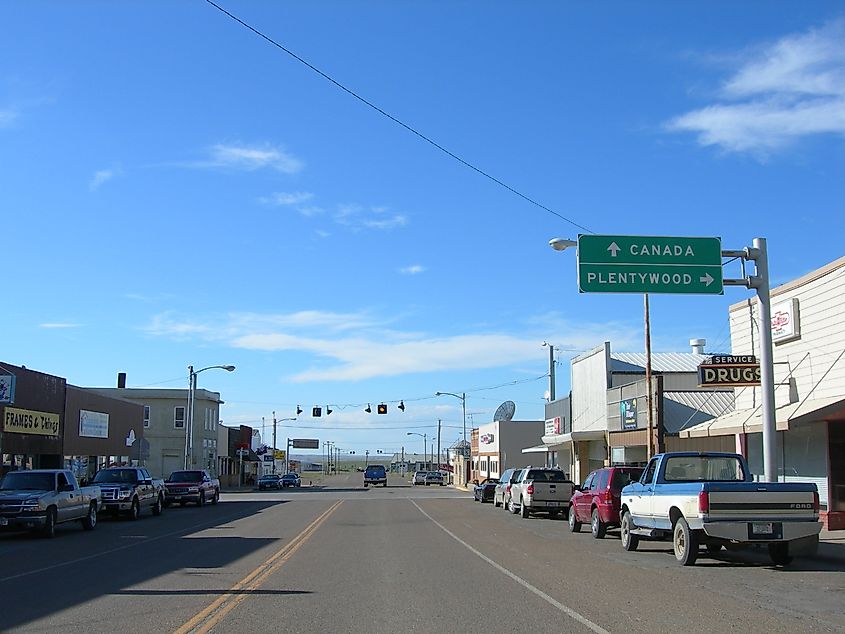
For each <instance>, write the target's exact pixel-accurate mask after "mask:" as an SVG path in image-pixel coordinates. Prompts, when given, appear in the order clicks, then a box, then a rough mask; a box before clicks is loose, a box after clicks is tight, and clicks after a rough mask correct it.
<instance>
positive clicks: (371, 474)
mask: <svg viewBox="0 0 845 634" xmlns="http://www.w3.org/2000/svg"><path fill="white" fill-rule="evenodd" d="M371 484H372V485H373V486H376V485H377V484H380V485H381V486H383V487H386V486H387V469H385V468H384V465H380V464H371V465H368V466H367V468H366V469H364V487H368V486H369V485H371Z"/></svg>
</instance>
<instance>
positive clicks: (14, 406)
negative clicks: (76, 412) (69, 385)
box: [0, 363, 66, 475]
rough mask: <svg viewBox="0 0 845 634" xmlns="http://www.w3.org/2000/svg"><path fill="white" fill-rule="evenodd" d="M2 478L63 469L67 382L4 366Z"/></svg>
mask: <svg viewBox="0 0 845 634" xmlns="http://www.w3.org/2000/svg"><path fill="white" fill-rule="evenodd" d="M0 386H1V387H0V416H2V429H0V475H3V474H5V473H6V472H8V471H10V470H17V469H39V468H41V469H58V468H61V467H62V455H63V454H62V432H63V429H64V408H65V391H66V381H65V379H63V378H62V377H58V376H53V375H52V374H44V373H43V372H35V371H33V370H28V369H26V368H24V367H18V366H14V365H11V364H8V363H0Z"/></svg>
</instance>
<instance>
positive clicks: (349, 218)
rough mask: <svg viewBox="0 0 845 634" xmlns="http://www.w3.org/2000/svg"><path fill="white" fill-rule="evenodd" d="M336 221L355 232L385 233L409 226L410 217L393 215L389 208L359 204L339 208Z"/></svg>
mask: <svg viewBox="0 0 845 634" xmlns="http://www.w3.org/2000/svg"><path fill="white" fill-rule="evenodd" d="M334 220H335V222H336V223H337V224H339V225H344V226H347V227H350V228H352V229H355V230H360V229H377V230H381V231H385V230H388V229H394V228H396V227H403V226H405V225H407V224H408V217H407V216H405V215H403V214H391V213H390V211H389V209H388V208H387V207H377V206H371V207H365V206H363V205H359V204H357V203H351V204H348V203H347V204H341V205H338V206H337V212H336V213H335V215H334Z"/></svg>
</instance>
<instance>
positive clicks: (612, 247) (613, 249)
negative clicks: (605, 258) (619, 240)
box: [607, 242, 619, 258]
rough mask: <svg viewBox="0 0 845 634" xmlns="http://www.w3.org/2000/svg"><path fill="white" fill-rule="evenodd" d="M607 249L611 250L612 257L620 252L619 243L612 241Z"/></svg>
mask: <svg viewBox="0 0 845 634" xmlns="http://www.w3.org/2000/svg"><path fill="white" fill-rule="evenodd" d="M607 250H608V251H610V255H611V257H614V258H615V257H616V254H617V253H619V245H618V244H616V243H615V242H611V243H610V246H609V247H607Z"/></svg>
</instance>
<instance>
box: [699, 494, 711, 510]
mask: <svg viewBox="0 0 845 634" xmlns="http://www.w3.org/2000/svg"><path fill="white" fill-rule="evenodd" d="M698 512H699V513H709V512H710V494H709V493H708V492H707V491H702V492H701V493H699V494H698Z"/></svg>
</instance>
